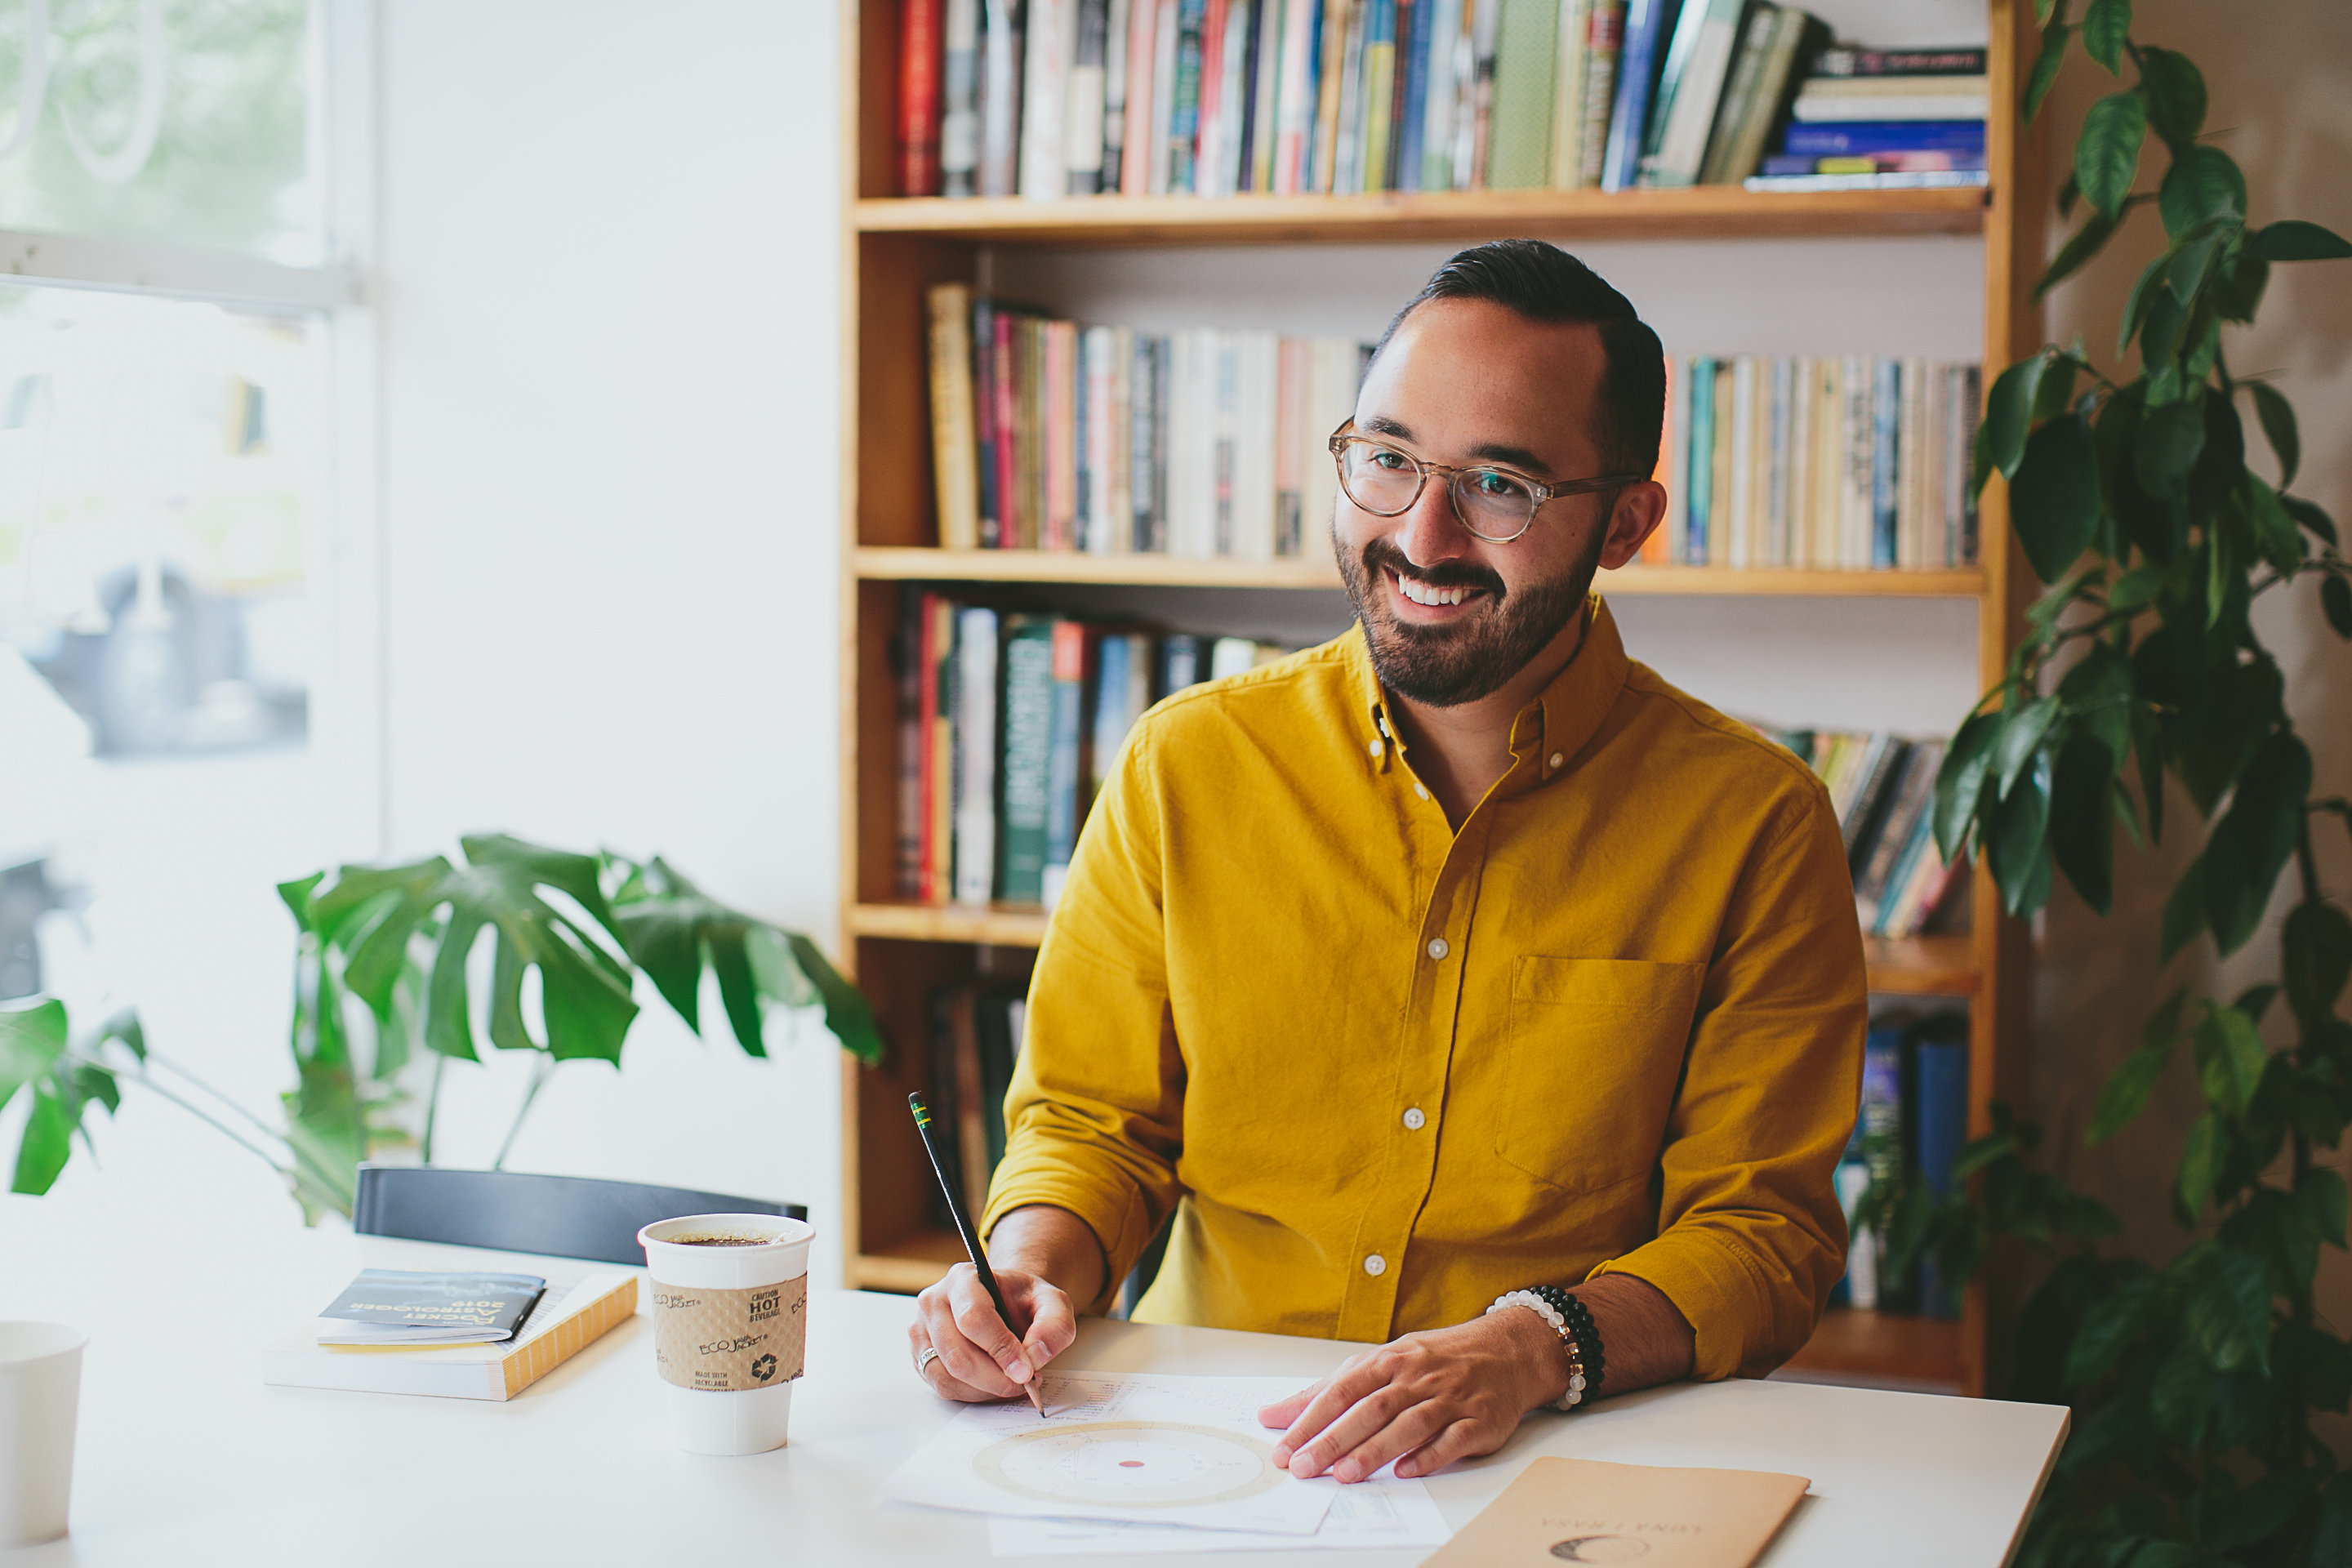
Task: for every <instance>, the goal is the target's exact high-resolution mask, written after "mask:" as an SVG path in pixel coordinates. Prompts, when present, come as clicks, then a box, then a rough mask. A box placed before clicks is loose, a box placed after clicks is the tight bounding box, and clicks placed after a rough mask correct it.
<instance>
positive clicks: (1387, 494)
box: [1339, 441, 1421, 517]
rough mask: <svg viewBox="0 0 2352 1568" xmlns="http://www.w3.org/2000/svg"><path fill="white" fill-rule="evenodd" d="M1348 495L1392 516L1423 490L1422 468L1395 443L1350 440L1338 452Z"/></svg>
mask: <svg viewBox="0 0 2352 1568" xmlns="http://www.w3.org/2000/svg"><path fill="white" fill-rule="evenodd" d="M1339 478H1340V479H1341V481H1342V482H1343V483H1344V484H1345V486H1346V488H1347V491H1348V499H1349V500H1351V501H1354V502H1355V503H1356V504H1357V505H1358V506H1360V507H1362V508H1363V509H1364V510H1366V511H1369V512H1373V513H1376V514H1377V515H1379V516H1381V517H1393V516H1395V515H1396V514H1397V513H1398V512H1401V511H1402V510H1404V509H1405V508H1407V507H1409V506H1411V505H1412V502H1413V498H1414V497H1415V496H1417V495H1419V494H1420V493H1421V468H1420V467H1419V466H1418V465H1417V464H1415V463H1414V462H1413V460H1412V458H1409V457H1407V456H1406V455H1405V454H1403V453H1402V452H1400V451H1398V450H1397V449H1396V448H1395V447H1383V446H1381V445H1380V444H1379V443H1378V442H1375V441H1350V442H1349V443H1348V445H1347V446H1346V447H1345V448H1343V449H1342V451H1341V452H1340V455H1339Z"/></svg>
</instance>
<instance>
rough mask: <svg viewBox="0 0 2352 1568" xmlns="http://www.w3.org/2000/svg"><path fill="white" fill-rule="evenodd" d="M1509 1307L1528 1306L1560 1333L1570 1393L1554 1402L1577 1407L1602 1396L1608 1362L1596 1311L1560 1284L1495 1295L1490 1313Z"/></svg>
mask: <svg viewBox="0 0 2352 1568" xmlns="http://www.w3.org/2000/svg"><path fill="white" fill-rule="evenodd" d="M1506 1307H1525V1308H1527V1309H1528V1310H1529V1311H1531V1312H1533V1313H1535V1314H1536V1315H1537V1316H1538V1317H1539V1318H1541V1319H1543V1321H1545V1322H1547V1323H1549V1324H1550V1325H1551V1330H1552V1332H1554V1333H1556V1334H1558V1335H1559V1343H1560V1348H1561V1349H1562V1350H1563V1351H1565V1352H1568V1392H1567V1393H1566V1394H1561V1395H1560V1396H1559V1401H1558V1402H1557V1403H1556V1404H1555V1405H1553V1408H1554V1409H1557V1410H1573V1409H1575V1408H1576V1407H1577V1406H1578V1405H1581V1404H1583V1403H1584V1402H1585V1401H1586V1400H1588V1399H1598V1398H1600V1397H1601V1377H1602V1375H1603V1374H1604V1373H1606V1372H1607V1370H1608V1368H1607V1363H1605V1362H1604V1361H1603V1360H1602V1357H1601V1333H1600V1331H1599V1330H1598V1329H1596V1328H1594V1327H1593V1324H1592V1313H1591V1311H1590V1310H1588V1309H1587V1308H1586V1307H1585V1305H1584V1303H1583V1302H1581V1301H1580V1300H1577V1299H1576V1298H1575V1297H1574V1296H1571V1295H1570V1294H1569V1293H1568V1292H1567V1291H1566V1290H1563V1289H1560V1288H1559V1286H1557V1285H1538V1286H1536V1287H1535V1288H1534V1289H1528V1290H1506V1291H1504V1292H1503V1294H1501V1295H1499V1296H1497V1297H1496V1298H1495V1302H1494V1305H1492V1306H1490V1307H1488V1308H1487V1309H1486V1310H1487V1311H1488V1312H1499V1311H1501V1310H1503V1309H1504V1308H1506Z"/></svg>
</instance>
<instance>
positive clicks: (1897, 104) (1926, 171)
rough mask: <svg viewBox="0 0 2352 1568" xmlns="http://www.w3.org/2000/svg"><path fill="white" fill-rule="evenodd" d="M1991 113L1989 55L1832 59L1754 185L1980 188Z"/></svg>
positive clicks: (1901, 53) (1841, 53) (1896, 53)
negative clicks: (1871, 182) (1855, 182)
mask: <svg viewBox="0 0 2352 1568" xmlns="http://www.w3.org/2000/svg"><path fill="white" fill-rule="evenodd" d="M1989 107H1990V97H1989V89H1988V87H1987V79H1986V76H1985V52H1984V51H1983V50H1982V49H1906V50H1891V51H1876V52H1872V51H1864V50H1846V49H1832V50H1829V51H1827V52H1825V53H1824V54H1823V55H1822V57H1821V58H1820V59H1819V60H1818V61H1816V63H1815V68H1814V74H1813V75H1812V76H1811V77H1810V78H1808V79H1806V81H1805V82H1804V84H1803V86H1802V87H1801V89H1799V91H1798V93H1797V96H1796V100H1795V101H1794V103H1793V104H1791V106H1790V122H1789V127H1788V130H1787V132H1786V133H1785V134H1784V136H1783V137H1782V139H1781V142H1780V148H1779V150H1778V151H1776V152H1774V153H1769V154H1768V155H1767V156H1766V158H1765V159H1764V164H1763V168H1762V170H1761V171H1760V177H1759V179H1758V180H1757V181H1756V182H1754V183H1755V184H1759V185H1761V186H1764V187H1766V188H1775V187H1780V186H1781V185H1783V184H1786V185H1788V186H1789V187H1790V188H1802V187H1803V186H1805V185H1810V184H1817V183H1825V182H1827V181H1830V180H1834V179H1839V178H1842V177H1846V176H1857V175H1859V176H1865V177H1869V176H1884V177H1886V178H1885V180H1884V182H1883V183H1886V184H1981V183H1982V182H1983V180H1984V177H1985V176H1984V168H1985V112H1986V110H1987V109H1988V108H1989Z"/></svg>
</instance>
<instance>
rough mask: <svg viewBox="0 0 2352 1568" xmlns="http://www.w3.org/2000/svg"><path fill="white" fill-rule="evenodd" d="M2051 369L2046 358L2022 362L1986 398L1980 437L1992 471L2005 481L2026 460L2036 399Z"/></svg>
mask: <svg viewBox="0 0 2352 1568" xmlns="http://www.w3.org/2000/svg"><path fill="white" fill-rule="evenodd" d="M2049 366H2050V361H2049V359H2048V357H2047V356H2046V355H2042V354H2035V355H2034V356H2032V358H2031V359H2021V360H2020V361H2018V362H2017V363H2015V364H2013V365H2011V366H2010V367H2009V368H2008V369H2007V370H2005V371H2002V372H2001V373H2000V375H1999V376H1998V377H1996V378H1995V379H1994V381H1993V384H1992V391H1991V392H1990V394H1988V395H1987V396H1986V398H1985V417H1984V423H1983V424H1982V425H1981V426H1979V427H1978V431H1977V435H1978V438H1979V441H1981V442H1982V443H1983V446H1984V450H1985V454H1986V458H1987V462H1988V465H1989V471H1996V472H1998V473H2000V476H2001V477H2002V478H2003V479H2007V478H2009V477H2011V475H2013V474H2015V473H2016V472H2017V465H2018V464H2019V463H2020V462H2021V461H2023V460H2024V458H2025V433H2026V428H2027V426H2028V425H2029V424H2031V422H2032V416H2033V399H2034V395H2035V394H2036V393H2038V392H2040V391H2041V389H2042V374H2043V372H2045V371H2046V370H2048V369H2049Z"/></svg>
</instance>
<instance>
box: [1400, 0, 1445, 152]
mask: <svg viewBox="0 0 2352 1568" xmlns="http://www.w3.org/2000/svg"><path fill="white" fill-rule="evenodd" d="M1436 9H1437V3H1436V0H1412V20H1411V21H1410V22H1409V23H1408V24H1407V28H1408V30H1407V32H1406V34H1405V40H1404V48H1403V55H1404V59H1403V62H1402V70H1403V71H1404V100H1403V101H1404V107H1403V110H1402V113H1403V115H1404V122H1403V123H1402V124H1401V125H1399V126H1397V127H1395V128H1394V129H1393V130H1391V132H1389V134H1390V135H1391V136H1393V137H1395V138H1396V149H1397V154H1396V188H1397V189H1398V190H1401V191H1417V190H1419V189H1421V158H1422V141H1423V132H1425V131H1426V130H1427V129H1428V127H1427V126H1426V125H1424V124H1423V123H1422V122H1423V121H1425V120H1427V119H1428V118H1429V39H1430V27H1431V21H1430V13H1432V12H1433V11H1435V10H1436Z"/></svg>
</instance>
